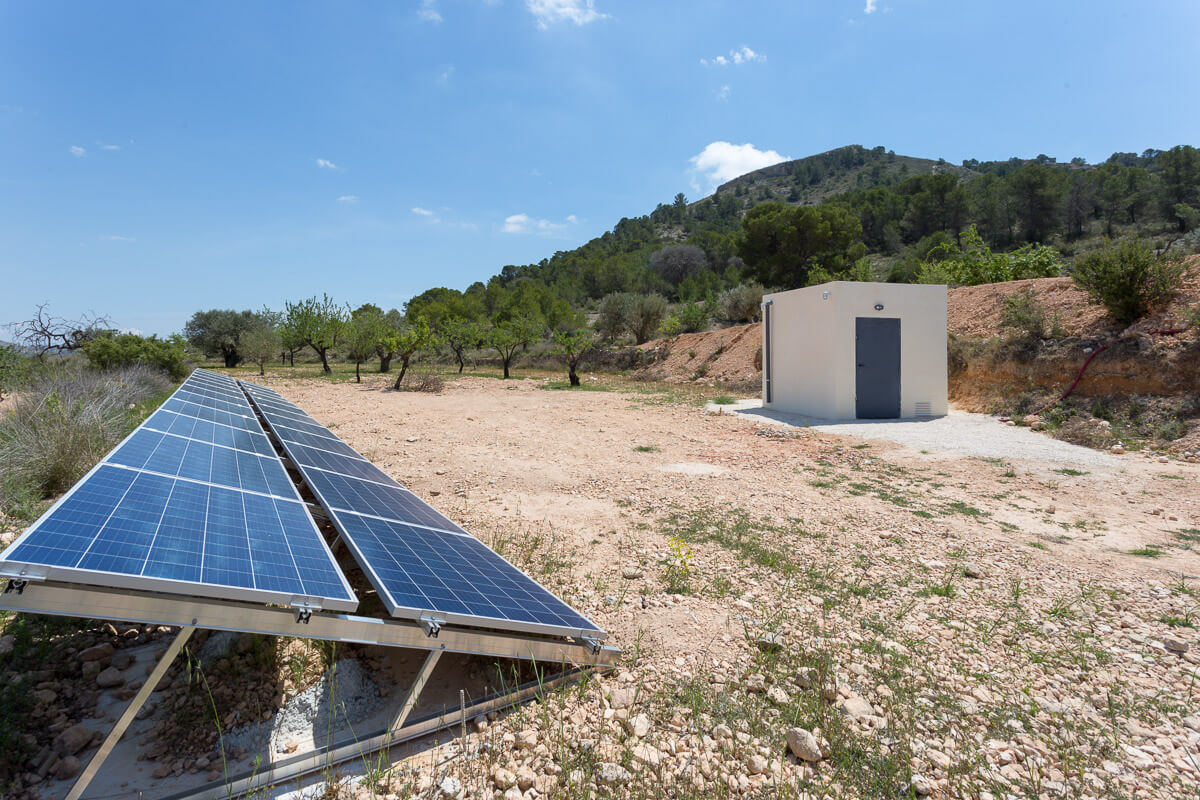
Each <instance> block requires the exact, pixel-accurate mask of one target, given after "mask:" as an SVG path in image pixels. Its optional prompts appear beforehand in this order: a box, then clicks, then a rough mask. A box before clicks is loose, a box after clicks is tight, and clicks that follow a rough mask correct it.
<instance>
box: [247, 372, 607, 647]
mask: <svg viewBox="0 0 1200 800" xmlns="http://www.w3.org/2000/svg"><path fill="white" fill-rule="evenodd" d="M242 387H243V388H244V389H245V390H246V393H247V394H248V395H249V396H250V398H251V400H253V402H254V404H255V406H257V408H258V410H259V413H261V414H262V417H263V419H265V420H266V422H267V426H268V428H269V429H270V430H271V432H272V433H274V434H275V437H276V438H277V439H278V440H279V442H280V444H281V445H282V446H283V448H284V450H285V452H286V453H287V455H288V457H289V458H290V459H291V460H292V462H293V463H294V464H295V466H296V468H297V469H298V470H299V471H300V473H301V474H302V475H303V477H304V481H305V483H306V484H307V485H308V487H309V488H310V489H311V490H312V492H313V494H315V495H316V496H317V499H318V500H320V502H321V504H322V505H323V506H324V507H325V509H326V511H328V512H329V515H330V519H331V521H332V522H333V524H334V526H335V527H336V528H337V529H338V532H339V533H340V534H341V537H342V541H344V542H345V543H346V545H347V546H348V547H349V549H350V550H351V552H352V553H353V554H354V557H355V558H356V559H357V561H358V563H359V565H360V566H361V567H362V568H363V571H364V572H365V573H366V575H367V577H368V579H369V580H370V581H371V583H372V585H373V586H374V587H375V589H376V591H378V592H379V596H380V598H381V599H382V600H383V601H384V604H385V606H386V607H387V609H388V613H390V614H391V615H393V616H397V617H404V618H410V619H417V618H419V617H421V616H424V615H427V614H428V615H432V616H435V617H438V618H441V619H443V620H445V621H446V622H450V623H461V624H465V625H472V626H476V627H484V628H496V629H500V630H514V631H523V632H529V633H548V634H560V635H569V636H580V635H587V636H603V631H601V630H600V629H599V628H597V627H596V625H595V624H594V623H592V622H591V621H590V620H589V619H587V618H586V617H584V616H583V615H582V614H580V613H579V612H577V611H575V610H574V609H572V608H571V607H570V606H568V605H567V604H566V603H564V602H563V601H561V600H559V599H558V598H557V597H555V596H554V595H553V594H551V593H550V592H549V591H547V590H546V589H545V588H544V587H542V586H541V585H540V584H538V583H537V582H536V581H534V580H533V579H532V578H530V577H528V576H527V575H525V574H524V573H523V572H521V571H520V570H519V569H517V568H516V567H515V566H513V565H512V564H510V563H509V562H508V561H506V560H504V559H503V558H502V557H501V556H500V555H499V554H497V553H496V552H495V551H493V550H491V549H490V548H489V547H487V546H486V545H484V544H483V543H482V542H480V541H479V540H478V539H476V538H474V537H473V536H471V535H470V534H468V533H467V532H466V531H464V530H463V529H462V528H460V527H459V526H458V525H456V524H454V523H453V522H451V521H450V520H449V519H447V518H446V517H445V516H444V515H442V514H441V513H439V512H438V511H437V510H435V509H434V508H433V507H432V506H430V505H428V504H427V503H425V502H424V501H423V500H421V499H420V498H419V497H417V496H416V495H415V494H413V493H412V492H410V491H409V490H408V489H406V488H404V487H403V486H401V485H400V484H399V483H397V482H396V481H394V480H392V478H390V477H388V475H387V474H386V473H384V472H383V471H382V470H380V469H379V468H378V467H376V466H375V465H373V464H372V463H371V462H369V461H367V460H366V459H365V458H363V457H362V456H361V455H359V454H358V452H357V451H355V450H354V449H353V448H351V447H350V446H349V445H347V444H346V443H345V442H343V441H342V440H341V439H339V438H338V437H337V436H336V435H335V434H334V433H333V432H332V431H330V430H329V429H328V428H326V427H325V426H323V425H321V424H320V423H318V422H317V421H316V420H315V419H313V418H312V417H310V416H309V415H308V414H306V413H304V412H303V411H302V410H300V408H299V407H297V406H295V405H293V404H292V403H290V402H288V401H287V400H285V399H284V398H283V397H282V396H281V395H279V394H278V393H277V392H275V391H272V390H271V389H267V388H265V387H262V386H256V385H254V384H250V383H245V382H243V383H242Z"/></svg>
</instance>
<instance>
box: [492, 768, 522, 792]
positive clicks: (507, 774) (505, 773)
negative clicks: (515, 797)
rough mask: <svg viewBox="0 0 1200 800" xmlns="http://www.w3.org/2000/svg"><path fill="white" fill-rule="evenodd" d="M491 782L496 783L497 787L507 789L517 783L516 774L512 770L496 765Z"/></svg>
mask: <svg viewBox="0 0 1200 800" xmlns="http://www.w3.org/2000/svg"><path fill="white" fill-rule="evenodd" d="M492 782H493V783H495V784H496V788H497V789H501V790H504V789H509V788H511V787H513V786H516V785H517V776H516V775H515V774H513V772H512V770H508V769H505V768H504V767H496V771H495V772H493V773H492Z"/></svg>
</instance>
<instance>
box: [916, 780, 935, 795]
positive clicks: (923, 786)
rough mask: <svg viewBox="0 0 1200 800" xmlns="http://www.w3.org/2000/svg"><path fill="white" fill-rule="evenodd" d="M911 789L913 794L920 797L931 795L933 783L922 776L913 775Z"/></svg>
mask: <svg viewBox="0 0 1200 800" xmlns="http://www.w3.org/2000/svg"><path fill="white" fill-rule="evenodd" d="M912 788H913V791H914V792H916V793H917V794H919V795H921V796H925V795H929V794H933V781H931V780H929V778H926V777H925V776H924V775H913V776H912Z"/></svg>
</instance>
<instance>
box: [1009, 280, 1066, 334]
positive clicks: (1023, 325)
mask: <svg viewBox="0 0 1200 800" xmlns="http://www.w3.org/2000/svg"><path fill="white" fill-rule="evenodd" d="M1000 322H1001V324H1002V325H1004V327H1006V328H1012V329H1013V330H1014V331H1015V332H1016V335H1017V337H1018V338H1020V339H1025V340H1034V339H1045V338H1046V337H1047V336H1049V335H1052V331H1053V329H1054V328H1057V327H1058V326H1057V322H1056V321H1055V320H1052V319H1051V318H1050V315H1049V314H1047V313H1046V309H1045V308H1043V307H1042V305H1041V304H1040V303H1039V302H1038V301H1037V298H1036V297H1034V294H1033V290H1032V289H1028V288H1026V289H1023V290H1022V291H1019V292H1017V293H1015V294H1010V295H1009V296H1008V297H1006V298H1004V307H1003V308H1002V309H1001V311H1000Z"/></svg>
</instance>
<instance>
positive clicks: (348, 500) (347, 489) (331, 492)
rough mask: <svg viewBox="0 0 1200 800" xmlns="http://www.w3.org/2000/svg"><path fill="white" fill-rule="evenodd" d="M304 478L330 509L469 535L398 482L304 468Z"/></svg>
mask: <svg viewBox="0 0 1200 800" xmlns="http://www.w3.org/2000/svg"><path fill="white" fill-rule="evenodd" d="M304 478H305V480H306V481H307V482H308V485H309V487H310V488H311V489H312V490H313V492H314V493H316V494H317V495H318V496H319V497H320V498H321V501H322V504H323V505H325V506H326V507H327V508H330V509H341V510H343V511H354V512H358V513H360V514H371V515H373V516H376V517H383V518H385V519H395V520H401V521H406V522H411V523H414V524H416V525H422V526H424V527H427V528H436V529H437V530H440V531H448V532H451V533H456V534H461V535H464V536H467V535H470V534H468V533H467V532H466V531H464V530H463V529H462V528H460V527H458V526H457V525H455V524H454V523H453V522H451V521H450V520H448V519H446V517H444V516H442V515H441V514H439V513H438V512H437V511H435V510H434V509H433V507H432V506H430V505H429V504H428V503H426V502H425V501H423V500H421V498H419V497H417V496H416V495H415V494H413V493H412V492H410V491H408V490H407V489H403V488H401V487H400V486H399V485H398V484H393V485H391V486H385V485H383V484H379V483H371V482H369V481H363V480H359V479H358V478H351V477H349V476H346V475H338V474H336V473H332V472H325V471H323V470H319V469H308V470H305V472H304Z"/></svg>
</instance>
